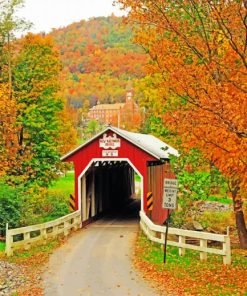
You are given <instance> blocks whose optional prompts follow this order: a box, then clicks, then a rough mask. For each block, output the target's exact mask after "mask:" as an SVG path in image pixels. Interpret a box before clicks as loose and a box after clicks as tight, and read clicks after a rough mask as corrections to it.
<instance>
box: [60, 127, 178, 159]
mask: <svg viewBox="0 0 247 296" xmlns="http://www.w3.org/2000/svg"><path fill="white" fill-rule="evenodd" d="M109 130H110V131H112V132H113V133H116V134H118V135H119V136H121V137H123V138H124V139H126V140H127V141H129V142H130V143H132V144H134V145H135V146H137V147H139V148H140V149H142V150H144V151H146V152H147V153H149V154H151V155H152V156H154V157H155V158H157V159H169V155H170V154H172V155H174V156H179V153H178V151H177V150H176V149H174V148H173V147H171V146H170V145H168V144H167V143H165V142H163V141H161V140H160V139H158V138H156V137H155V136H153V135H147V134H141V133H133V132H129V131H126V130H123V129H119V128H116V127H113V126H108V127H107V128H105V129H104V130H103V131H101V132H100V133H98V134H97V135H95V136H94V137H93V138H91V139H90V140H88V141H87V142H85V143H83V144H82V145H80V146H79V147H77V148H76V149H74V150H72V151H71V152H69V153H67V154H66V155H64V156H63V157H62V158H61V160H65V159H66V158H68V157H69V156H71V155H72V154H74V153H76V152H77V151H79V150H81V149H82V148H83V147H85V146H86V145H88V144H90V143H91V142H93V141H94V140H95V139H96V138H98V137H99V136H101V135H102V134H104V133H105V132H107V131H109Z"/></svg>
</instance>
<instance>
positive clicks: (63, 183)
mask: <svg viewBox="0 0 247 296" xmlns="http://www.w3.org/2000/svg"><path fill="white" fill-rule="evenodd" d="M49 189H50V190H56V191H61V192H63V193H65V194H67V195H69V194H71V193H72V194H73V193H74V172H67V173H66V175H65V176H61V177H60V178H59V179H58V180H57V181H56V182H54V184H53V185H52V186H50V188H49Z"/></svg>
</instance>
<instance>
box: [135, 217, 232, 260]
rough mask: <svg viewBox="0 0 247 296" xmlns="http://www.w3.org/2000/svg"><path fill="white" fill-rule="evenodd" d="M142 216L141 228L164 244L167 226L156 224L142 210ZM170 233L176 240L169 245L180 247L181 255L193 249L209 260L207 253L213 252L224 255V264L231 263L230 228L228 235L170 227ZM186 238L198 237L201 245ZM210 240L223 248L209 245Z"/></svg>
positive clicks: (153, 238) (153, 239) (149, 236)
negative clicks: (191, 242) (189, 241)
mask: <svg viewBox="0 0 247 296" xmlns="http://www.w3.org/2000/svg"><path fill="white" fill-rule="evenodd" d="M140 217H141V220H140V225H141V229H142V230H143V232H144V233H145V234H146V236H147V237H148V238H149V239H150V240H151V241H153V242H156V243H160V244H164V240H165V232H166V226H159V225H156V224H154V223H153V222H152V221H151V220H150V219H149V218H148V217H147V216H146V214H145V213H144V212H140ZM168 235H173V236H172V237H174V240H167V245H170V246H175V247H178V248H179V255H180V256H183V255H185V249H191V250H195V251H199V252H200V259H201V260H207V253H211V254H217V255H221V256H223V263H224V264H231V244H230V237H229V231H228V230H227V235H222V234H214V233H209V232H198V231H192V230H183V229H178V228H170V227H169V228H168ZM170 237H171V236H170ZM186 239H187V241H188V240H189V239H196V240H197V239H198V240H199V241H200V245H199V246H198V245H195V244H190V243H187V242H186ZM208 241H210V242H212V241H214V242H220V243H221V244H222V248H221V249H216V248H213V247H209V246H208Z"/></svg>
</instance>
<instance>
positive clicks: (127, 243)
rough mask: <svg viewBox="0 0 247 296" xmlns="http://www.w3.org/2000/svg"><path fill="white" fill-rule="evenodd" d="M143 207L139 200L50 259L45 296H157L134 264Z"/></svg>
mask: <svg viewBox="0 0 247 296" xmlns="http://www.w3.org/2000/svg"><path fill="white" fill-rule="evenodd" d="M139 207H140V205H139V204H138V201H137V200H135V201H133V202H132V203H129V204H128V205H127V206H126V207H125V208H124V209H123V210H122V211H120V212H118V213H117V214H116V213H115V214H109V215H107V216H105V217H104V218H102V219H100V220H98V221H96V222H94V223H92V224H90V225H88V226H87V227H85V228H83V229H81V230H80V231H78V232H77V233H76V234H75V235H73V236H72V237H71V238H70V239H69V240H68V242H67V243H66V244H65V245H63V246H62V247H61V248H59V249H58V250H57V251H56V252H55V253H54V254H53V255H52V256H51V258H50V262H49V265H48V267H47V270H46V272H45V276H44V283H45V287H44V288H45V293H44V294H45V296H68V295H69V296H77V295H85V296H101V295H102V296H103V295H104V296H128V295H130V296H138V295H139V296H141V295H143V296H144V295H145V296H155V295H159V294H158V293H157V292H156V291H155V289H153V288H152V287H150V286H149V285H148V284H147V283H146V282H144V280H143V278H142V276H141V275H140V274H139V273H138V271H136V270H135V269H134V267H133V264H132V256H133V254H132V252H133V247H134V242H135V238H136V234H137V231H138V220H139V217H138V212H139Z"/></svg>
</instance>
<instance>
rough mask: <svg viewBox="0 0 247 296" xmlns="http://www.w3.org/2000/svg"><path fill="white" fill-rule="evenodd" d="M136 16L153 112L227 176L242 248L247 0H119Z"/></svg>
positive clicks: (245, 234) (245, 236)
mask: <svg viewBox="0 0 247 296" xmlns="http://www.w3.org/2000/svg"><path fill="white" fill-rule="evenodd" d="M119 2H120V3H122V4H123V6H124V8H129V9H130V18H129V19H130V21H132V22H138V23H139V24H140V25H141V27H140V29H139V30H137V32H136V33H137V35H136V41H137V42H138V43H140V44H141V45H142V46H143V48H145V50H146V51H147V52H148V53H149V55H150V57H151V60H152V63H150V65H149V66H148V71H149V73H150V75H156V76H157V75H158V76H159V77H160V80H159V81H157V84H156V86H157V87H158V88H159V92H160V96H159V104H158V106H162V108H160V111H159V110H157V113H160V115H161V116H162V117H163V119H164V122H165V123H166V124H167V125H168V126H169V129H171V130H172V131H173V132H175V133H176V134H178V135H179V137H180V138H181V139H182V143H183V148H185V149H191V148H197V149H199V150H200V151H201V152H202V154H203V156H204V157H205V158H207V159H208V160H210V161H212V162H213V164H214V165H215V166H216V167H217V168H218V169H219V170H220V172H221V173H222V174H223V175H224V176H225V178H226V179H227V180H228V184H229V190H230V192H231V195H232V198H233V204H234V211H235V216H236V225H237V229H238V234H239V239H240V244H241V246H242V247H243V248H247V231H246V225H245V221H244V215H243V209H242V204H243V198H244V197H245V195H246V188H247V166H246V159H247V154H246V153H247V142H246V141H247V140H246V137H247V129H246V128H247V117H246V110H247V99H246V92H247V88H246V74H247V73H246V68H247V61H246V52H247V40H246V36H247V2H246V1H237V0H232V1H223V0H222V1H211V0H205V1H194V0H185V1H180V0H173V1H170V0H169V1H168V0H167V1H163V0H155V1H154V0H151V1H145V0H137V1H131V0H119Z"/></svg>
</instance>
